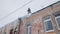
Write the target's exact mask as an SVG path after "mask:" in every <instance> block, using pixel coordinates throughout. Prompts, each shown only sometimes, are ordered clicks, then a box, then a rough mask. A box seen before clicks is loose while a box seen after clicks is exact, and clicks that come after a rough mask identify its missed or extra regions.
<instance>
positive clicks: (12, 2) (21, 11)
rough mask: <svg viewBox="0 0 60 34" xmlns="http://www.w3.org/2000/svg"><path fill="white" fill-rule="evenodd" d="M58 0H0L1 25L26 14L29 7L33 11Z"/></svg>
mask: <svg viewBox="0 0 60 34" xmlns="http://www.w3.org/2000/svg"><path fill="white" fill-rule="evenodd" d="M57 1H59V0H0V27H2V26H4V25H6V24H8V23H10V22H12V21H14V20H16V19H17V18H19V17H22V16H24V15H26V14H27V9H28V8H31V11H32V13H33V12H36V11H37V10H40V9H42V8H44V7H46V6H49V5H51V4H53V3H55V2H57ZM25 4H26V5H25ZM11 12H13V13H11Z"/></svg>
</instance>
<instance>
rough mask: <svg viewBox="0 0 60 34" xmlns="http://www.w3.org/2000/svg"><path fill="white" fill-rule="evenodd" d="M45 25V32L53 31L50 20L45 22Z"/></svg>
mask: <svg viewBox="0 0 60 34" xmlns="http://www.w3.org/2000/svg"><path fill="white" fill-rule="evenodd" d="M45 25H46V31H48V30H53V27H52V22H51V20H50V21H47V22H45Z"/></svg>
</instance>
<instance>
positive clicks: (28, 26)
mask: <svg viewBox="0 0 60 34" xmlns="http://www.w3.org/2000/svg"><path fill="white" fill-rule="evenodd" d="M26 34H31V25H30V24H27V28H26Z"/></svg>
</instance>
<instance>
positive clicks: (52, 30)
mask: <svg viewBox="0 0 60 34" xmlns="http://www.w3.org/2000/svg"><path fill="white" fill-rule="evenodd" d="M53 31H54V30H49V31H46V32H53Z"/></svg>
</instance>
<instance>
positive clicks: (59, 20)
mask: <svg viewBox="0 0 60 34" xmlns="http://www.w3.org/2000/svg"><path fill="white" fill-rule="evenodd" d="M56 20H57V22H58V26H59V28H60V18H56Z"/></svg>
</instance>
